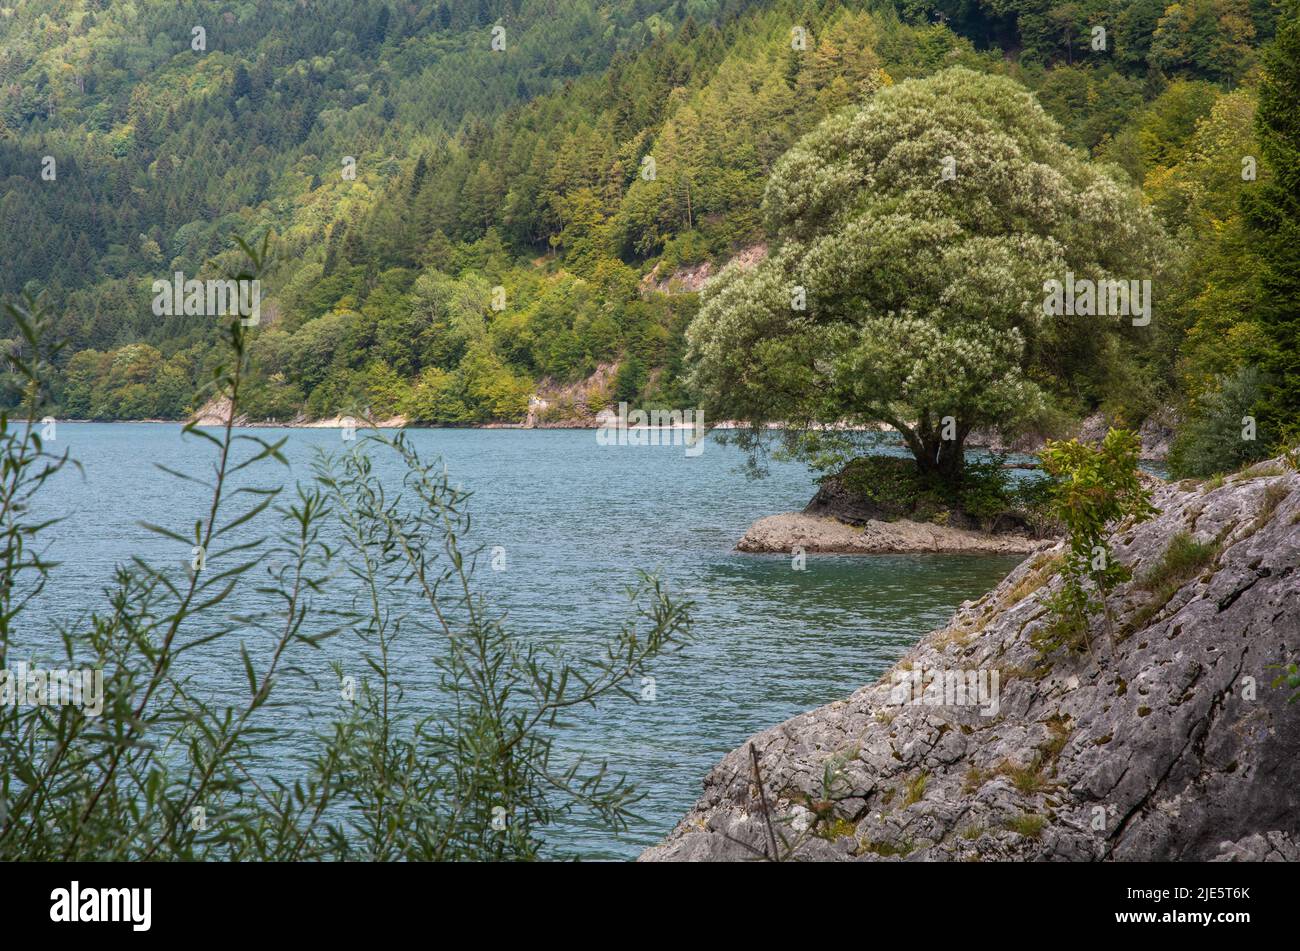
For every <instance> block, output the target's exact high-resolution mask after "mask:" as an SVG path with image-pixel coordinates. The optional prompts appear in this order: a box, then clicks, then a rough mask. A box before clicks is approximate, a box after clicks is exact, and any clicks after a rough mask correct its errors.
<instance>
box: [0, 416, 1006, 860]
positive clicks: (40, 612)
mask: <svg viewBox="0 0 1300 951" xmlns="http://www.w3.org/2000/svg"><path fill="white" fill-rule="evenodd" d="M252 432H254V433H255V434H256V435H258V436H260V437H263V438H279V437H280V436H287V437H288V444H287V446H286V449H285V452H286V455H287V456H288V457H289V459H290V462H291V464H292V472H289V473H286V474H285V475H284V478H285V479H287V480H292V479H293V478H294V477H295V476H296V477H300V478H304V479H305V478H307V477H308V476H309V475H310V469H309V463H310V459H311V456H312V450H313V448H314V447H324V448H327V449H341V448H343V447H344V444H343V442H342V440H341V434H340V431H339V430H335V429H293V430H288V429H286V430H268V429H258V430H255V431H252ZM409 435H410V438H411V440H412V442H413V443H414V445H415V446H416V447H417V448H418V449H419V450H420V452H421V453H422V454H423V455H425V456H426V457H429V456H437V455H440V456H441V457H442V458H443V460H444V461H445V463H446V465H447V467H448V470H449V473H450V475H451V478H452V480H453V481H455V482H459V483H461V484H462V485H463V486H464V487H465V488H466V489H469V490H471V491H472V492H473V493H474V497H473V499H472V501H471V511H472V512H473V514H474V526H473V531H472V533H471V535H470V537H469V539H468V547H474V546H483V547H485V548H489V549H490V548H492V547H494V546H501V547H502V548H503V549H504V552H505V562H504V569H505V570H501V571H494V570H490V569H489V568H488V565H487V559H482V560H481V562H480V566H479V569H478V571H477V572H476V580H477V582H478V585H477V586H478V590H479V591H480V592H482V593H483V594H484V595H485V596H486V597H487V598H488V599H489V601H490V603H491V604H492V605H493V607H494V608H496V609H497V610H499V611H503V612H506V614H507V621H506V624H507V627H508V628H509V629H510V630H511V631H512V632H514V633H516V634H517V635H518V636H526V637H531V638H536V639H543V640H545V641H547V642H548V643H552V644H556V645H558V646H560V647H562V648H564V649H566V650H568V651H570V652H572V653H574V654H581V653H582V652H583V650H584V647H585V646H586V645H590V644H591V643H592V642H593V639H594V638H595V637H596V636H597V635H599V634H601V633H603V632H609V631H613V630H615V629H616V628H617V627H618V626H619V624H620V622H621V620H622V619H623V618H625V617H626V616H627V602H626V598H625V595H624V591H625V589H626V587H627V586H628V585H630V584H632V583H634V582H635V580H636V572H637V569H646V570H651V571H656V572H658V573H659V574H660V575H661V576H662V577H663V578H664V580H665V581H666V582H667V584H668V586H669V589H670V591H671V592H672V593H674V594H675V595H677V596H678V597H682V598H689V599H690V600H692V601H694V602H695V605H696V607H695V612H694V617H695V629H694V642H693V643H692V644H691V645H690V646H689V647H687V648H686V650H684V651H683V652H681V653H680V654H675V655H672V656H670V657H666V658H662V659H660V660H659V661H657V662H656V663H655V666H654V670H653V674H654V678H655V699H654V701H653V702H649V703H642V704H633V703H631V702H628V701H624V700H621V699H616V700H614V701H611V702H609V703H607V704H605V705H603V706H602V707H600V708H599V709H598V710H597V711H595V712H594V713H591V712H585V713H583V714H581V715H580V716H578V717H576V718H575V719H576V720H577V723H576V724H575V726H574V728H573V730H572V731H571V732H570V733H568V734H566V736H565V739H564V742H563V744H562V747H563V750H562V752H563V753H565V754H566V755H575V754H577V753H583V754H586V755H588V756H591V757H596V758H598V759H599V758H604V759H608V760H609V762H610V764H611V766H612V767H613V768H614V769H615V770H618V771H622V772H625V773H627V774H628V775H629V777H630V778H631V779H633V780H634V781H635V782H636V783H637V785H638V787H639V788H640V789H641V790H643V791H644V792H645V793H646V798H645V800H644V801H643V802H642V803H641V804H640V805H639V807H638V812H639V814H640V818H639V819H638V820H637V821H636V822H634V824H633V825H632V828H631V829H630V830H628V831H627V832H626V833H625V834H621V835H612V834H610V833H609V832H608V831H606V830H604V829H602V828H600V827H598V826H596V825H594V824H593V822H592V821H591V820H590V819H589V818H587V817H584V816H573V817H571V818H569V819H567V820H565V822H564V823H563V824H561V825H560V826H557V827H555V828H553V829H552V830H550V831H549V832H548V834H547V839H548V842H549V843H550V847H551V849H552V850H553V851H558V852H563V853H564V854H576V855H578V856H580V857H583V858H587V859H626V858H632V857H635V856H636V855H637V854H638V852H639V851H640V850H641V849H643V848H644V847H645V846H647V845H650V844H652V843H654V842H655V841H657V840H658V839H659V838H660V837H661V836H663V835H664V834H665V833H666V832H668V830H669V829H671V828H672V826H673V825H674V824H675V823H676V822H677V820H678V819H679V818H680V817H681V816H682V815H683V814H684V813H685V812H686V810H687V809H689V808H690V806H691V804H692V803H693V802H694V801H695V799H696V798H697V797H698V795H699V792H700V781H701V779H702V778H703V777H704V775H705V773H706V772H707V771H708V770H709V769H710V768H711V767H712V766H713V764H714V763H716V762H717V760H718V759H719V758H721V756H722V755H723V754H724V753H726V752H727V751H728V750H730V749H732V748H734V747H736V746H737V745H739V744H740V743H742V742H743V741H744V740H745V739H746V737H748V736H750V735H751V734H753V733H754V732H756V731H758V730H761V729H763V728H765V727H768V726H771V725H773V724H776V723H778V722H780V721H781V720H784V719H786V718H788V717H790V716H793V715H794V714H797V713H800V712H802V711H805V710H808V709H811V708H813V707H816V706H819V705H821V704H825V703H828V702H830V701H832V700H836V699H839V698H842V697H844V696H845V695H847V694H848V693H850V692H851V691H853V690H855V689H856V688H858V687H859V686H861V685H862V684H864V683H867V682H869V681H871V680H874V679H876V678H878V677H879V676H880V675H881V674H882V673H883V672H884V671H885V670H886V669H887V668H888V667H889V666H890V665H891V664H892V663H893V662H894V661H895V660H896V659H897V658H898V657H899V656H901V655H902V653H903V652H904V651H905V650H906V649H907V648H908V647H910V646H911V645H912V644H914V643H915V642H916V640H917V639H918V638H919V637H921V636H922V635H923V634H925V633H926V632H927V631H930V630H932V629H933V628H935V627H938V626H940V625H942V624H943V623H944V622H946V620H947V619H948V617H949V615H950V614H951V612H952V610H953V608H954V607H955V606H956V605H957V604H959V603H960V602H961V601H963V600H965V599H968V598H975V597H978V596H979V595H980V594H982V593H983V592H985V591H987V590H988V589H989V588H991V587H992V586H993V585H994V584H996V582H997V581H999V580H1000V579H1001V578H1002V577H1003V576H1004V575H1005V574H1006V572H1007V571H1009V570H1010V568H1011V567H1012V566H1013V565H1014V564H1015V563H1016V561H1017V559H1016V558H1007V557H983V556H951V555H929V556H907V557H903V556H875V557H856V558H855V557H850V556H809V557H808V560H807V565H806V568H805V570H802V571H796V570H794V569H793V567H792V564H791V560H790V559H789V558H788V557H784V556H757V555H743V554H739V553H736V552H734V551H733V550H732V546H733V545H734V544H735V543H736V541H737V540H738V539H739V538H740V537H741V535H742V534H743V533H744V531H745V529H746V528H747V527H748V526H749V524H750V522H752V521H753V520H754V519H756V518H759V517H760V516H764V515H770V514H773V513H776V512H782V511H789V510H792V509H798V508H801V507H802V506H803V505H804V504H805V503H806V502H807V500H808V499H809V497H810V496H811V494H812V491H813V488H814V486H813V480H812V475H811V474H810V473H809V472H808V470H806V469H805V468H804V467H802V466H800V465H796V464H792V463H786V464H774V465H773V466H772V469H771V473H770V475H769V476H768V477H767V478H765V479H761V480H751V479H749V478H748V477H747V476H746V475H745V474H744V472H743V471H742V470H741V469H740V464H741V462H742V461H743V457H742V455H741V453H740V452H739V451H738V450H736V449H735V448H733V447H730V446H724V445H719V444H717V443H716V442H713V441H712V440H710V441H709V442H708V443H707V444H706V446H705V450H704V451H703V452H701V453H699V454H698V455H694V456H692V455H688V454H687V452H686V451H685V450H684V449H683V447H681V446H666V445H664V446H600V445H598V444H597V441H596V436H595V432H594V431H591V430H585V431H579V430H447V429H442V430H438V429H426V430H419V429H417V430H410V431H409ZM51 448H53V449H56V450H59V451H62V450H64V449H67V450H68V451H69V452H70V454H71V456H72V457H73V458H75V459H77V460H78V461H79V462H80V463H81V466H82V472H80V473H78V472H76V471H75V470H73V469H68V470H65V471H64V472H62V473H60V474H59V476H58V477H57V478H56V479H55V480H54V481H53V482H52V483H51V484H50V485H49V486H48V487H47V488H46V490H45V491H44V493H43V502H42V506H43V507H42V514H45V515H62V516H64V517H65V521H63V522H62V523H60V524H59V525H58V526H56V527H55V528H54V529H52V530H51V532H50V534H49V536H48V537H49V539H50V540H51V542H52V545H51V548H50V549H49V551H48V556H49V557H51V558H54V559H56V560H61V561H62V562H63V564H62V565H61V566H60V567H59V568H58V569H56V572H55V575H54V577H53V579H52V581H51V583H50V585H49V587H48V588H47V589H46V591H45V592H44V593H43V594H42V596H41V598H40V600H39V602H38V603H37V604H36V606H35V609H34V611H32V612H30V613H29V614H28V615H27V616H26V619H25V622H24V633H23V635H22V636H21V638H20V644H21V646H22V647H23V649H24V650H28V651H35V652H36V653H38V654H39V653H42V652H48V653H47V656H50V655H53V654H54V652H55V645H54V644H53V643H51V641H50V638H51V637H52V635H51V634H50V625H49V623H41V622H42V621H45V622H49V621H52V620H53V619H58V620H61V621H64V622H70V621H73V620H74V619H76V618H77V617H79V616H84V615H85V614H86V613H87V612H88V611H89V610H90V609H91V608H92V607H98V606H101V605H102V603H103V598H102V596H101V597H98V598H97V597H96V595H97V593H98V592H99V591H100V590H101V589H102V588H103V587H105V586H106V585H107V584H109V582H110V581H111V579H112V571H113V567H114V565H116V564H119V563H122V562H124V561H125V560H127V559H128V558H130V557H131V556H137V555H138V556H141V557H145V558H148V559H150V560H152V561H154V562H155V563H158V564H163V563H168V562H170V563H172V564H178V563H179V561H180V560H181V558H182V551H181V549H180V546H179V545H178V544H177V543H176V542H173V541H168V540H166V539H163V538H160V537H159V536H157V535H155V534H152V533H150V532H149V531H147V530H146V529H144V528H143V527H141V526H140V525H139V522H140V521H150V522H156V523H160V524H163V525H166V526H168V527H170V528H173V529H175V530H177V531H180V532H182V533H185V532H186V531H187V526H192V524H193V522H194V519H195V518H197V517H199V516H200V515H201V514H202V511H203V507H202V504H201V503H202V498H203V496H202V493H201V492H200V491H199V490H197V488H196V487H194V486H189V485H186V484H185V483H180V482H177V481H176V480H174V479H171V478H169V477H167V476H166V475H164V474H163V473H161V472H159V471H157V469H155V468H154V466H153V464H154V463H161V464H163V465H166V466H168V467H170V468H174V469H181V470H185V471H192V472H199V471H201V470H202V469H203V468H204V467H205V466H207V465H208V464H209V462H210V460H211V458H212V447H211V446H210V445H208V444H207V443H206V442H204V441H202V440H199V439H196V438H192V437H191V438H188V439H182V438H181V432H180V427H179V425H162V424H130V423H115V424H96V423H61V424H59V425H58V429H57V440H56V441H55V442H54V443H53V444H52V445H51ZM381 458H383V457H381ZM384 463H385V464H388V465H391V461H390V460H387V459H384ZM264 471H267V472H270V471H273V470H269V469H268V470H264ZM279 471H280V472H282V473H283V472H284V470H283V469H280V470H279ZM381 471H382V467H381ZM393 471H396V470H395V469H394V470H393ZM335 643H336V642H331V644H332V645H333V644H335ZM224 649H225V651H226V652H227V655H229V654H230V652H231V651H232V650H233V644H232V643H228V644H227V645H226V647H225V648H224ZM354 649H355V645H350V646H349V647H348V648H346V650H354ZM330 650H345V648H343V647H342V646H339V647H337V648H336V647H333V646H332V647H331V648H330ZM400 650H401V651H404V652H406V653H405V654H403V655H402V656H399V658H398V662H399V665H409V666H410V668H411V669H412V670H417V671H425V670H427V669H428V667H429V665H428V656H429V653H430V652H429V650H428V649H427V645H426V646H425V647H424V648H423V649H422V648H421V645H420V644H419V643H418V642H417V641H414V640H412V641H408V642H405V643H404V644H403V645H402V646H401V648H400ZM321 653H322V654H324V655H325V658H328V657H329V656H337V654H334V655H331V654H330V651H329V650H327V651H324V652H321ZM325 658H323V659H322V661H321V664H322V668H323V667H324V663H325ZM230 659H231V658H230V656H227V658H226V660H230ZM354 659H355V658H354ZM199 676H200V678H202V677H203V676H206V677H209V678H210V679H211V681H212V683H211V687H212V689H213V691H214V693H216V694H217V695H224V694H225V693H226V692H227V690H228V691H229V692H230V697H231V699H232V702H236V701H237V700H238V699H239V697H241V696H242V693H241V691H245V692H246V684H245V683H244V681H243V678H242V673H240V672H239V667H238V664H237V662H236V663H234V664H233V665H232V664H227V663H221V662H218V661H216V660H214V661H213V662H212V663H211V664H210V665H207V666H204V667H202V668H201V671H200V675H199ZM322 689H325V688H322ZM330 689H332V688H330ZM303 701H304V703H306V702H310V698H309V697H307V696H305V695H304V697H303ZM277 715H279V716H282V717H286V716H287V717H291V716H292V714H291V713H288V712H281V713H279V714H277ZM281 725H284V724H281ZM289 725H293V724H289ZM307 729H310V727H309V726H307V725H306V724H305V723H304V730H307ZM281 753H285V754H288V755H292V753H293V751H292V750H288V751H268V754H274V755H276V756H278V755H279V754H281Z"/></svg>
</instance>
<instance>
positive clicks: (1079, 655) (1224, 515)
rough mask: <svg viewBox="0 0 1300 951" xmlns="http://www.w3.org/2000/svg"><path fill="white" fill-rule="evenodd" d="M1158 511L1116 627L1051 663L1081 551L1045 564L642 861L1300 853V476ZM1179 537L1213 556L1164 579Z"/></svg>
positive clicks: (790, 732)
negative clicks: (1283, 676)
mask: <svg viewBox="0 0 1300 951" xmlns="http://www.w3.org/2000/svg"><path fill="white" fill-rule="evenodd" d="M1155 501H1156V503H1157V505H1158V506H1159V507H1160V509H1161V514H1160V515H1159V516H1158V517H1156V518H1155V519H1154V520H1152V521H1149V522H1146V523H1144V524H1141V525H1137V526H1121V527H1120V529H1119V530H1117V531H1116V533H1115V535H1114V536H1113V538H1112V540H1111V544H1112V549H1113V551H1114V553H1115V555H1116V557H1118V558H1119V559H1120V560H1121V561H1122V562H1124V563H1125V564H1127V565H1129V566H1131V567H1132V568H1133V571H1134V575H1135V577H1134V580H1133V581H1132V582H1129V583H1126V584H1124V585H1122V586H1121V587H1119V588H1118V589H1117V590H1116V591H1115V592H1113V594H1112V595H1111V597H1110V599H1109V602H1108V603H1109V607H1110V611H1111V615H1112V619H1113V634H1112V632H1109V631H1108V630H1107V625H1106V623H1105V622H1104V621H1102V620H1098V621H1097V622H1096V623H1094V624H1093V625H1092V627H1091V629H1090V631H1089V642H1090V646H1089V647H1087V648H1084V649H1079V650H1071V649H1069V648H1058V649H1057V650H1055V651H1054V652H1050V653H1047V654H1046V655H1044V654H1043V652H1042V650H1041V649H1040V647H1039V646H1038V644H1036V643H1035V640H1034V638H1035V635H1036V634H1040V633H1041V632H1043V631H1044V630H1045V629H1046V628H1047V626H1048V624H1049V622H1050V612H1049V610H1048V606H1047V599H1048V598H1049V597H1050V596H1051V595H1052V594H1053V593H1054V592H1056V591H1058V590H1059V589H1060V587H1061V583H1062V579H1061V578H1060V576H1059V553H1060V551H1061V548H1060V547H1059V546H1058V547H1056V548H1053V549H1050V550H1047V551H1043V552H1039V553H1036V554H1033V555H1030V556H1029V557H1028V558H1027V559H1026V560H1025V561H1024V562H1023V563H1022V564H1021V565H1020V566H1019V567H1017V568H1016V569H1015V570H1014V571H1013V572H1012V573H1011V574H1010V575H1009V576H1008V577H1007V578H1006V579H1005V580H1004V581H1003V582H1002V583H1001V584H1000V585H999V586H998V587H997V588H996V589H995V590H994V591H992V592H990V593H989V594H988V595H986V596H985V597H983V598H981V599H980V600H979V601H976V602H973V603H971V602H968V603H966V604H963V605H962V606H961V608H960V609H959V610H958V611H957V613H956V614H955V616H954V617H953V619H952V621H951V622H950V623H949V624H948V626H947V627H945V628H943V629H941V630H939V631H935V632H933V633H931V634H929V635H927V636H926V637H925V638H923V639H922V640H921V642H920V643H919V644H917V646H916V647H915V648H913V649H912V650H911V651H910V652H909V653H908V654H907V655H906V656H905V657H904V658H903V660H901V661H900V662H899V664H898V665H897V666H896V667H895V668H894V670H893V671H891V672H890V673H889V674H887V675H886V676H885V677H884V678H883V679H882V680H881V681H880V682H879V683H877V684H874V685H871V686H867V687H863V688H862V689H860V690H858V691H857V692H856V693H854V694H853V695H852V696H850V697H849V698H847V699H845V700H840V701H836V702H834V703H831V704H829V705H827V706H825V707H822V708H820V709H818V710H814V711H812V712H810V713H805V714H802V715H801V716H797V717H795V718H793V719H791V720H788V721H787V722H785V723H782V724H780V725H779V726H776V727H772V728H771V729H768V730H765V731H764V732H762V733H760V734H758V735H757V736H755V737H753V738H752V739H751V740H750V741H749V742H748V743H746V744H745V745H744V746H742V747H741V748H740V749H737V750H735V751H733V752H731V753H729V754H728V755H727V756H726V757H725V758H724V759H723V760H722V762H721V763H719V764H718V765H717V766H716V767H715V768H714V769H713V770H712V772H710V773H709V775H708V777H707V778H706V779H705V780H704V794H703V796H702V797H701V798H700V800H699V802H697V803H696V805H695V807H694V809H693V810H692V811H691V812H690V813H689V814H688V815H687V816H686V817H685V818H684V819H682V821H681V822H680V823H679V824H678V826H677V828H676V829H674V830H673V832H672V833H671V834H670V835H669V836H668V837H667V838H666V839H665V840H664V842H663V843H661V844H660V845H658V846H655V847H653V848H651V849H648V850H647V851H646V852H645V853H644V854H643V855H642V859H643V860H651V861H668V860H725V859H735V860H739V859H752V858H760V857H764V856H766V857H771V856H772V854H773V852H774V851H775V853H776V854H777V855H778V856H779V857H780V858H783V859H784V858H791V859H801V860H891V861H898V860H903V859H906V860H975V859H1016V860H1031V859H1052V860H1143V859H1153V860H1161V859H1169V860H1202V861H1205V860H1218V861H1235V860H1294V859H1297V858H1300V701H1298V702H1296V703H1288V697H1289V696H1291V695H1292V694H1293V693H1295V690H1294V689H1289V688H1287V687H1286V686H1285V684H1283V685H1280V686H1274V685H1273V683H1274V681H1275V679H1276V678H1277V677H1278V676H1279V674H1280V673H1281V671H1280V670H1279V667H1280V666H1284V665H1288V664H1292V663H1295V662H1296V661H1297V659H1300V570H1298V569H1300V474H1297V473H1295V472H1292V471H1289V470H1287V469H1285V468H1283V467H1282V466H1281V465H1280V464H1278V463H1264V464H1261V465H1259V466H1256V467H1254V468H1253V469H1251V470H1248V471H1247V472H1245V473H1243V474H1241V475H1238V476H1236V477H1233V478H1231V479H1230V480H1229V481H1227V482H1226V483H1225V484H1223V485H1221V486H1218V487H1209V486H1207V487H1205V488H1201V487H1197V486H1194V485H1191V484H1189V483H1179V484H1177V485H1162V486H1160V487H1159V488H1158V489H1157V491H1156V499H1155ZM1175 539H1178V540H1179V543H1181V542H1185V541H1186V540H1187V539H1191V540H1193V541H1195V542H1197V543H1201V544H1203V545H1205V546H1209V547H1208V548H1205V549H1201V551H1202V554H1203V555H1204V557H1203V558H1201V559H1199V560H1198V559H1193V560H1192V563H1191V564H1192V566H1191V567H1190V568H1188V569H1187V570H1184V571H1183V572H1181V573H1180V572H1178V571H1168V570H1167V571H1165V572H1164V575H1163V577H1158V578H1152V577H1151V573H1152V572H1153V571H1154V570H1156V569H1158V568H1162V567H1163V568H1166V569H1168V568H1169V566H1170V562H1169V561H1168V559H1167V558H1166V553H1167V552H1168V550H1169V548H1170V545H1171V542H1174V541H1175ZM1175 547H1178V543H1175ZM1184 547H1185V546H1184ZM1161 582H1163V583H1161ZM958 675H960V676H961V677H962V678H963V680H962V681H961V684H960V686H962V687H964V688H969V689H968V690H966V691H965V692H959V691H958V690H957V687H958V684H957V683H956V677H957V676H958ZM995 678H996V679H995ZM940 685H942V686H940ZM945 687H946V691H945ZM980 688H982V690H981V689H980ZM751 747H752V752H751ZM754 754H757V755H756V759H757V766H756V765H755V763H754V761H753V760H754ZM759 782H761V790H762V792H761V794H760V786H759ZM764 802H766V809H765V807H764Z"/></svg>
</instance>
